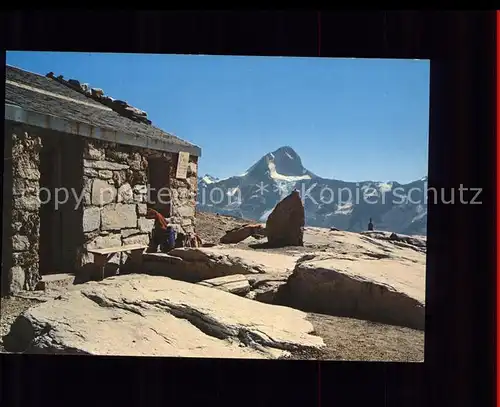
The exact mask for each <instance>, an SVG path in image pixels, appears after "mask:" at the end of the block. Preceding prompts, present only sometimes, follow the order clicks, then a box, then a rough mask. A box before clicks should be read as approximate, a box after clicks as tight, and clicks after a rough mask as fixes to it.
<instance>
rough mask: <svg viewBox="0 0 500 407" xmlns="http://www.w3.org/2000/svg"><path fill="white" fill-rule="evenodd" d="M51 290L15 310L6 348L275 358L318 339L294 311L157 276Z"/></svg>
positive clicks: (319, 341) (316, 345) (310, 345)
mask: <svg viewBox="0 0 500 407" xmlns="http://www.w3.org/2000/svg"><path fill="white" fill-rule="evenodd" d="M58 298H59V299H54V300H48V301H46V302H44V303H42V304H40V305H37V306H34V307H32V308H30V309H28V310H27V311H26V312H24V314H22V315H21V316H20V317H18V318H17V320H16V321H15V322H14V324H13V325H12V327H11V331H10V333H9V334H8V335H7V336H5V337H4V345H5V348H6V350H7V351H9V352H28V353H44V354H87V355H119V356H180V357H208V358H214V357H215V358H277V357H281V356H285V355H287V353H288V351H295V350H301V349H319V348H322V347H323V346H324V343H323V340H322V339H321V338H320V337H317V336H314V335H312V334H311V333H312V332H313V326H312V324H311V323H310V322H308V321H307V320H306V319H305V318H306V314H305V313H303V312H301V311H298V310H294V309H291V308H287V307H280V306H273V305H267V304H262V303H259V302H257V301H251V300H248V299H246V298H242V297H238V296H236V295H232V294H229V293H226V292H223V291H221V290H215V289H211V288H208V287H203V286H201V285H198V284H188V283H184V282H181V281H175V280H171V279H169V278H165V277H153V276H145V275H128V276H119V277H113V278H110V279H107V280H105V281H102V282H100V283H96V282H91V283H86V284H84V285H82V287H81V288H80V289H79V290H72V291H69V292H67V293H65V294H63V295H62V296H60V297H58Z"/></svg>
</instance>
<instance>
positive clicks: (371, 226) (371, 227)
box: [368, 218, 373, 230]
mask: <svg viewBox="0 0 500 407" xmlns="http://www.w3.org/2000/svg"><path fill="white" fill-rule="evenodd" d="M368 230H373V223H372V218H370V222H369V223H368Z"/></svg>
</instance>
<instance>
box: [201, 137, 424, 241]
mask: <svg viewBox="0 0 500 407" xmlns="http://www.w3.org/2000/svg"><path fill="white" fill-rule="evenodd" d="M426 182H427V176H424V177H422V178H421V179H419V180H415V181H412V182H410V183H407V184H402V183H399V182H397V181H386V182H381V181H360V182H352V181H342V180H338V179H330V178H324V177H321V176H318V175H316V174H314V173H313V172H311V171H309V170H308V169H306V168H305V167H304V166H303V164H302V160H301V158H300V156H299V155H298V154H297V152H296V151H295V150H294V149H293V148H292V147H290V146H283V147H280V148H278V149H276V150H274V151H272V152H268V153H266V154H265V155H263V156H262V157H261V158H260V159H259V160H257V161H256V162H255V163H254V164H253V165H252V166H250V167H249V168H248V170H247V171H246V172H245V173H243V174H242V175H238V176H232V177H228V178H225V179H218V178H216V177H213V176H211V175H208V174H206V175H205V176H203V177H199V179H198V188H199V193H198V195H199V198H198V204H197V207H198V210H201V211H206V212H217V213H221V214H226V215H231V216H235V217H238V218H243V219H248V220H254V221H261V222H265V221H266V219H267V216H268V215H269V214H270V213H271V211H272V210H273V208H274V206H275V205H276V204H277V203H278V202H279V201H280V200H281V199H283V198H284V197H285V196H287V195H289V194H290V193H291V192H292V191H293V190H294V189H297V190H299V192H300V194H301V197H302V200H303V201H304V207H305V212H306V225H308V226H319V227H336V228H339V229H342V230H348V231H362V230H365V229H366V226H367V224H368V222H369V219H370V218H372V219H373V221H374V223H375V227H376V229H379V230H388V231H393V232H396V233H406V234H421V235H425V234H426V232H427V230H426V229H427V228H426V223H427V202H426V201H425V196H424V195H425V194H424V191H425V190H426Z"/></svg>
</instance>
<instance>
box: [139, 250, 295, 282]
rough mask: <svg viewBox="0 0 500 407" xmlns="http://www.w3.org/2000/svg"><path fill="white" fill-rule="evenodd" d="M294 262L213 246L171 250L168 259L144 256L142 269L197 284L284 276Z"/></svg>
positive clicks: (279, 256) (289, 258)
mask: <svg viewBox="0 0 500 407" xmlns="http://www.w3.org/2000/svg"><path fill="white" fill-rule="evenodd" d="M176 259H177V260H176ZM178 259H182V261H179V260H178ZM296 259H297V257H293V256H290V255H286V254H277V253H263V252H261V251H252V250H245V249H238V248H235V247H232V246H229V247H227V246H223V247H217V246H215V247H202V248H179V249H174V250H171V251H170V252H169V256H168V257H167V256H165V255H161V254H159V253H158V254H156V253H153V254H148V255H145V256H144V267H145V271H146V272H148V273H151V274H159V275H164V276H167V277H171V278H175V279H178V280H183V281H188V282H199V281H202V280H209V279H212V278H217V277H224V276H228V275H235V274H244V275H246V274H260V273H284V272H287V271H291V270H293V268H294V266H295V261H296Z"/></svg>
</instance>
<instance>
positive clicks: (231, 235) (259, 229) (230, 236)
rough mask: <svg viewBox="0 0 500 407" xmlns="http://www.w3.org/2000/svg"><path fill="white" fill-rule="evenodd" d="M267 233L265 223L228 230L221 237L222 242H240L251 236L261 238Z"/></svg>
mask: <svg viewBox="0 0 500 407" xmlns="http://www.w3.org/2000/svg"><path fill="white" fill-rule="evenodd" d="M265 235H266V231H265V228H264V226H263V225H259V224H255V225H243V226H241V227H236V228H234V229H231V230H228V231H227V233H226V234H225V235H224V236H222V237H221V239H220V242H221V243H223V244H231V243H239V242H242V241H243V240H245V239H246V238H248V237H250V236H252V237H254V238H256V239H260V238H263V237H265Z"/></svg>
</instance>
